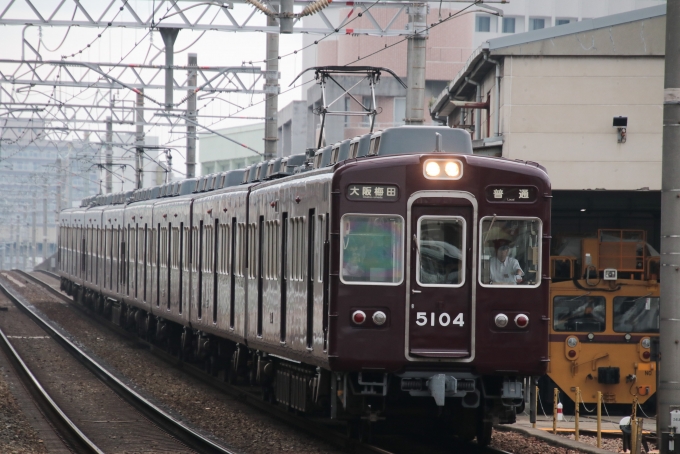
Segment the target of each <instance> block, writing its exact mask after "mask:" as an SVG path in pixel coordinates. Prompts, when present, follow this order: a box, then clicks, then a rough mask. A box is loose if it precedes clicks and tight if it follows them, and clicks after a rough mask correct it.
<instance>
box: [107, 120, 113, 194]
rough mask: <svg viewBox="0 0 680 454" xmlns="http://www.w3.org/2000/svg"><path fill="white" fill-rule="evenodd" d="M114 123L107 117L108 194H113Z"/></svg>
mask: <svg viewBox="0 0 680 454" xmlns="http://www.w3.org/2000/svg"><path fill="white" fill-rule="evenodd" d="M111 142H113V123H112V122H111V117H106V167H105V168H106V193H107V194H111V192H113V147H112V146H111Z"/></svg>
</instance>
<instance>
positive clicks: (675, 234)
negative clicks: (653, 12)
mask: <svg viewBox="0 0 680 454" xmlns="http://www.w3.org/2000/svg"><path fill="white" fill-rule="evenodd" d="M663 104H664V105H663V149H662V150H663V154H662V158H661V169H662V170H661V276H660V277H661V301H663V304H661V305H660V326H659V328H660V329H659V352H660V355H661V357H660V361H659V362H660V364H659V370H658V374H659V387H658V391H657V393H658V407H657V408H658V412H657V428H656V433H657V434H661V440H660V443H659V449H660V452H661V453H668V452H669V451H670V449H669V434H668V432H669V426H670V423H671V413H670V412H671V411H673V410H678V409H680V379H679V377H680V343H679V342H678V340H680V337H679V336H678V333H680V279H678V275H679V273H680V261H678V259H679V258H680V152H678V148H679V147H680V127H678V126H679V125H680V0H668V1H667V2H666V70H665V74H664V100H663Z"/></svg>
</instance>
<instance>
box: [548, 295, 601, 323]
mask: <svg viewBox="0 0 680 454" xmlns="http://www.w3.org/2000/svg"><path fill="white" fill-rule="evenodd" d="M605 321H606V301H605V298H604V296H589V295H587V294H585V295H582V296H571V295H570V296H556V297H555V298H553V329H554V330H555V331H569V332H572V331H574V332H587V333H600V332H602V331H604V330H605Z"/></svg>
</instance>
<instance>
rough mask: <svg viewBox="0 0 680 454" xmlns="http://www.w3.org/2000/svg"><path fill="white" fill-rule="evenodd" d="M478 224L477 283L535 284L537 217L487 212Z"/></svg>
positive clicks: (538, 256)
mask: <svg viewBox="0 0 680 454" xmlns="http://www.w3.org/2000/svg"><path fill="white" fill-rule="evenodd" d="M481 227H482V228H481V257H480V267H481V270H480V280H481V284H482V285H499V286H507V287H514V286H518V285H521V286H531V287H537V286H538V285H539V284H540V280H541V272H540V271H541V263H540V260H541V251H540V241H541V221H540V220H539V219H517V218H502V217H499V216H492V217H491V216H490V217H485V218H483V219H482V226H481Z"/></svg>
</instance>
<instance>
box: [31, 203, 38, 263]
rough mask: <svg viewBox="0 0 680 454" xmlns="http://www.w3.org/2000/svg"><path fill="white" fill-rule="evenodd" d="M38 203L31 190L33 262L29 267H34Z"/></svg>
mask: <svg viewBox="0 0 680 454" xmlns="http://www.w3.org/2000/svg"><path fill="white" fill-rule="evenodd" d="M37 203H38V200H37V198H36V196H35V192H33V206H32V207H31V258H32V259H33V263H32V264H31V269H35V265H36V262H35V260H36V254H35V249H36V241H35V236H36V219H35V217H36V214H37V213H36V205H37Z"/></svg>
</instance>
